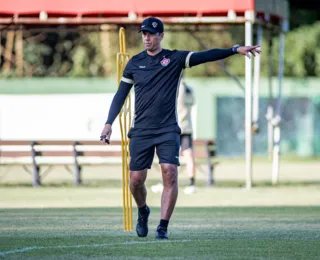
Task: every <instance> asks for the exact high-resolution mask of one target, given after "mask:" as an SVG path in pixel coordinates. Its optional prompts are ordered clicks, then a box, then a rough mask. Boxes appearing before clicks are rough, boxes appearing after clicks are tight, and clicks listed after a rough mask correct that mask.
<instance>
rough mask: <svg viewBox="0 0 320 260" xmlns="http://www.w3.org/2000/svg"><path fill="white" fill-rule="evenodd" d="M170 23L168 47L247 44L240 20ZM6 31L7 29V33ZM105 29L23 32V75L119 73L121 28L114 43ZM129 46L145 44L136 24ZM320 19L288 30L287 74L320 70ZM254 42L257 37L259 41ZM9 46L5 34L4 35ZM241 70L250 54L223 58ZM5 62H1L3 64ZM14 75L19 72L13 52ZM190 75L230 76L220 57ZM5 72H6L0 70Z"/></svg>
mask: <svg viewBox="0 0 320 260" xmlns="http://www.w3.org/2000/svg"><path fill="white" fill-rule="evenodd" d="M172 28H174V27H170V26H167V27H166V29H167V31H166V32H165V38H164V41H163V47H164V48H169V49H182V50H192V51H202V50H205V49H209V48H229V47H230V46H232V45H233V44H235V43H239V44H241V45H244V29H243V27H241V26H234V27H233V26H231V27H226V28H225V27H219V26H215V27H211V28H208V27H204V28H199V29H200V30H199V31H197V32H193V33H191V32H188V31H187V30H182V31H172V30H168V29H172ZM186 29H188V28H186ZM3 35H4V36H5V34H3ZM267 35H268V32H266V30H265V32H264V36H265V37H264V40H263V42H262V50H263V52H262V54H261V75H262V76H267V75H268V43H267V40H266V39H267V37H266V36H267ZM101 37H102V36H101V33H99V32H91V33H88V32H86V33H79V32H78V33H66V32H57V33H40V34H31V33H25V34H24V39H25V40H24V75H25V76H35V77H37V76H38V77H39V76H40V77H41V76H53V77H64V76H68V77H103V76H115V75H116V54H117V52H119V39H118V28H115V30H113V31H110V32H109V36H108V37H109V38H108V39H109V40H108V41H109V44H107V45H106V44H105V41H103V39H102V38H101ZM126 37H127V52H128V53H129V54H130V55H131V56H132V55H135V54H136V53H138V52H140V51H142V50H143V45H142V41H141V35H140V34H139V33H137V28H136V27H132V26H131V27H130V26H129V27H127V28H126ZM319 42H320V22H316V23H314V24H313V25H305V26H301V27H299V28H297V29H294V30H293V31H290V32H289V33H287V34H286V40H285V64H284V65H285V66H284V74H285V76H288V77H315V76H320V44H319ZM254 44H255V42H254ZM2 45H3V46H5V39H4V40H3V41H2ZM278 52H279V39H278V37H277V36H275V38H274V46H273V75H277V72H278V59H279V56H278V55H277V53H278ZM222 63H224V64H226V66H227V68H228V69H229V70H230V71H231V72H232V73H233V74H234V75H237V76H244V74H245V70H244V67H245V58H244V57H243V56H240V55H236V56H232V57H231V58H227V59H225V60H223V61H222ZM2 66H3V62H2V63H0V69H1V67H2ZM12 68H13V69H12V70H11V72H10V75H5V76H14V75H15V67H14V56H13V62H12ZM186 74H187V76H189V77H195V76H199V77H206V76H226V75H227V74H226V72H225V71H224V70H223V68H222V67H221V66H219V63H217V62H214V63H208V64H206V65H204V66H196V67H194V68H192V69H191V70H190V69H189V70H186ZM0 75H1V74H0Z"/></svg>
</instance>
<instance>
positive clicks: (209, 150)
mask: <svg viewBox="0 0 320 260" xmlns="http://www.w3.org/2000/svg"><path fill="white" fill-rule="evenodd" d="M194 149H195V158H196V164H199V165H200V164H201V165H206V166H205V167H206V169H207V170H206V172H207V174H208V184H209V185H212V184H213V183H214V178H213V172H214V166H215V163H214V162H213V161H212V158H214V157H215V154H216V153H215V144H214V141H213V140H194ZM121 162H122V152H121V141H112V142H111V144H110V145H102V144H101V143H100V142H99V141H59V140H56V141H54V140H52V141H49V140H48V141H45V140H44V141H23V140H21V141H19V140H0V165H2V166H6V167H7V170H9V167H10V166H12V165H21V166H22V167H23V169H24V170H25V171H26V172H28V173H29V174H30V175H32V185H33V186H40V185H41V178H42V177H44V176H46V175H47V174H48V173H49V172H51V171H52V169H53V167H54V166H56V165H63V166H64V167H65V168H66V170H68V171H69V172H70V173H71V174H72V175H73V183H74V185H79V184H81V183H82V179H81V171H82V166H84V165H99V164H100V165H102V164H103V165H107V164H121ZM154 162H156V160H155V161H154ZM181 164H182V165H184V164H185V162H183V158H182V160H181ZM71 168H73V170H72V169H71ZM0 177H1V176H0Z"/></svg>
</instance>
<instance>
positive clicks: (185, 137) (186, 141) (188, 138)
mask: <svg viewBox="0 0 320 260" xmlns="http://www.w3.org/2000/svg"><path fill="white" fill-rule="evenodd" d="M192 140H193V138H192V134H182V135H180V145H181V151H184V150H187V149H192V147H193V146H192Z"/></svg>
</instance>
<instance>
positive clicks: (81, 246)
mask: <svg viewBox="0 0 320 260" xmlns="http://www.w3.org/2000/svg"><path fill="white" fill-rule="evenodd" d="M192 241H194V240H163V241H159V240H158V241H145V242H142V241H141V242H139V241H130V242H123V243H104V244H88V245H71V246H31V247H24V248H19V249H14V250H9V251H2V252H1V251H0V257H1V256H6V255H12V254H17V253H25V252H29V251H34V250H41V249H66V248H86V247H89V248H91V247H92V248H93V247H109V246H121V245H126V246H130V245H144V244H157V243H159V242H160V243H187V242H192Z"/></svg>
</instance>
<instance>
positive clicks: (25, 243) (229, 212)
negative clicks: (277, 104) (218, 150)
mask: <svg viewBox="0 0 320 260" xmlns="http://www.w3.org/2000/svg"><path fill="white" fill-rule="evenodd" d="M232 165H233V166H234V168H233V170H232V169H231V168H232ZM241 165H242V164H241ZM290 165H291V166H290ZM318 166H319V163H318V162H315V161H312V162H310V163H306V162H301V163H299V162H295V163H288V164H286V163H284V164H283V166H282V169H283V171H282V172H283V175H282V177H281V178H280V180H281V181H280V183H279V185H278V186H277V187H272V186H271V185H270V183H269V182H268V180H269V177H270V176H269V174H268V171H267V170H265V171H266V173H264V171H263V169H266V165H264V164H263V163H262V165H260V164H257V165H256V168H255V170H256V173H257V175H256V178H255V183H256V184H255V186H254V187H253V189H252V190H250V191H249V190H246V189H244V187H243V181H242V179H243V177H242V176H238V178H237V175H236V174H235V173H236V172H237V170H239V171H240V170H241V168H240V165H238V162H233V163H225V162H222V163H221V165H220V168H217V171H216V177H217V178H216V180H217V183H216V186H213V187H207V186H206V182H205V176H204V175H201V173H199V185H198V189H197V192H196V193H194V194H192V195H186V194H184V193H183V192H182V189H183V187H184V185H185V183H186V176H185V174H183V173H181V176H180V188H181V189H180V191H181V192H180V193H179V198H178V203H177V208H176V210H175V212H174V215H173V218H172V220H171V222H170V226H169V240H168V241H158V240H156V239H155V238H154V236H155V228H156V226H157V225H158V222H159V216H160V209H159V205H160V204H159V203H160V194H159V193H152V192H151V191H150V186H151V185H152V184H156V183H158V181H159V173H157V172H156V171H154V172H152V173H150V176H149V177H150V180H148V182H147V188H148V203H149V205H150V206H151V210H152V212H151V216H150V221H149V223H150V224H149V227H150V231H149V235H148V237H147V238H138V237H137V236H136V234H135V232H134V231H133V232H124V231H123V227H122V208H121V203H122V202H121V180H120V179H119V176H120V172H119V169H116V168H110V169H108V171H107V172H104V171H101V169H100V170H98V169H96V168H95V169H87V171H85V174H84V177H85V184H84V185H83V186H82V187H72V185H70V183H71V181H72V177H71V176H70V175H65V173H64V172H63V170H62V169H57V172H53V173H52V174H51V175H49V176H48V177H47V178H45V180H44V186H43V187H40V188H32V187H30V184H29V182H26V180H28V181H29V179H27V178H30V176H28V175H25V173H23V172H19V171H18V169H13V172H10V174H8V176H7V177H6V178H7V179H6V180H7V181H3V182H2V183H0V259H228V260H229V259H277V260H279V259H288V260H291V259H298V260H301V259H308V260H310V259H320V250H319V248H320V232H319V230H320V181H319V168H318ZM290 167H291V168H292V170H290ZM284 169H286V170H290V171H289V172H286V173H285V172H284ZM299 169H300V170H299ZM301 169H308V171H307V170H306V171H301ZM59 171H61V172H59ZM290 172H291V174H290ZM89 174H92V175H91V179H90V178H89V176H90V175H89ZM102 174H104V175H102ZM294 174H296V175H294ZM14 176H16V177H17V176H20V177H21V178H22V180H23V181H22V183H20V181H21V180H20V179H19V181H18V180H17V179H16V182H14V181H13V179H14ZM23 176H26V177H25V178H26V179H25V180H24V179H23ZM58 176H59V178H60V179H58ZM290 176H291V177H290ZM10 178H11V179H10ZM136 214H137V212H136V209H135V207H134V210H133V216H134V222H135V219H136Z"/></svg>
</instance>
